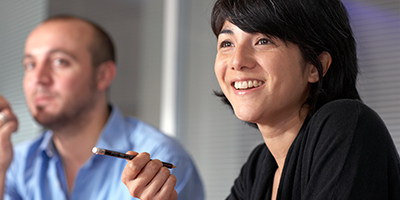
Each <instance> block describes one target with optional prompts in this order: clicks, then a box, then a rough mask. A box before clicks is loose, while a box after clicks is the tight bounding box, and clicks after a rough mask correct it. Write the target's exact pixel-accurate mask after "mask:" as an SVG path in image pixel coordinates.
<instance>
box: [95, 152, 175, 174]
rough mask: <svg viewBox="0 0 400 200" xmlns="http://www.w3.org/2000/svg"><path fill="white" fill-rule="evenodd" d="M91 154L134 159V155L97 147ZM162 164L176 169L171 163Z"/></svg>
mask: <svg viewBox="0 0 400 200" xmlns="http://www.w3.org/2000/svg"><path fill="white" fill-rule="evenodd" d="M92 152H93V153H95V154H99V155H107V156H113V157H117V158H124V159H128V160H132V159H133V158H134V157H135V156H134V155H129V154H125V153H120V152H116V151H111V150H107V149H102V148H98V147H93V149H92ZM162 164H163V167H167V168H170V169H171V168H176V167H175V165H173V164H171V163H166V162H162Z"/></svg>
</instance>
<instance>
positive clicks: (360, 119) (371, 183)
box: [302, 100, 400, 199]
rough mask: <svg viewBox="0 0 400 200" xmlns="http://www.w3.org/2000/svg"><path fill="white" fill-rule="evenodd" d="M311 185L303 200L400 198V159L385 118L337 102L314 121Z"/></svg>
mask: <svg viewBox="0 0 400 200" xmlns="http://www.w3.org/2000/svg"><path fill="white" fill-rule="evenodd" d="M308 131H311V132H313V134H315V135H318V137H313V138H312V140H315V141H312V142H310V144H315V145H314V146H312V147H311V148H309V149H310V150H309V151H310V152H311V153H310V154H308V155H310V157H309V158H307V159H306V160H309V165H310V167H309V168H308V169H309V171H308V173H309V176H308V177H309V180H305V184H304V188H303V189H304V190H303V192H302V194H303V195H302V199H400V159H399V155H398V153H397V150H396V148H395V146H394V143H393V140H392V138H391V136H390V134H389V132H388V130H387V128H386V126H385V124H384V123H383V121H382V120H381V119H380V117H379V116H378V115H377V113H375V112H374V111H373V110H372V109H370V108H369V107H367V106H366V105H364V104H363V103H361V102H359V101H349V100H343V101H335V102H333V103H330V104H327V105H325V106H324V107H323V108H321V109H320V111H318V112H317V113H316V114H315V115H314V116H313V119H312V120H311V121H310V125H309V130H308Z"/></svg>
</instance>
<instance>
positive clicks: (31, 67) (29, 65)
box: [24, 62, 35, 70]
mask: <svg viewBox="0 0 400 200" xmlns="http://www.w3.org/2000/svg"><path fill="white" fill-rule="evenodd" d="M34 67H35V63H33V62H29V63H24V68H25V70H28V69H33V68H34Z"/></svg>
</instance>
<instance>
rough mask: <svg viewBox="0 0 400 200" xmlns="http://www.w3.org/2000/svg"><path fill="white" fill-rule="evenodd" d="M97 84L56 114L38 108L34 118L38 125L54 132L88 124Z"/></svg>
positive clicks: (92, 83)
mask: <svg viewBox="0 0 400 200" xmlns="http://www.w3.org/2000/svg"><path fill="white" fill-rule="evenodd" d="M95 92H96V91H95V82H94V80H93V81H91V83H90V86H89V88H88V92H87V93H86V94H85V95H81V96H76V98H75V99H74V100H73V101H68V102H67V103H66V104H65V105H64V106H63V108H61V110H60V111H59V112H58V113H56V114H51V115H50V114H46V113H44V112H45V111H44V109H45V108H44V107H40V106H38V107H36V109H37V111H38V113H39V114H38V115H36V116H34V118H35V120H36V122H37V123H39V124H41V125H42V126H43V128H44V129H50V130H52V131H53V132H54V131H58V130H62V129H65V128H66V127H69V126H71V125H72V126H80V125H82V124H85V123H86V122H87V116H88V115H87V113H89V112H90V111H91V110H92V109H93V108H94V106H95Z"/></svg>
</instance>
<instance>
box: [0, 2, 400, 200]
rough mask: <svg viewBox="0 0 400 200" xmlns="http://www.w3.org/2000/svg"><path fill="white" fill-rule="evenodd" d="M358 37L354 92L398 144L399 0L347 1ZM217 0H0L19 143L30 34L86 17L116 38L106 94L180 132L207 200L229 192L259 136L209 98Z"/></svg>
mask: <svg viewBox="0 0 400 200" xmlns="http://www.w3.org/2000/svg"><path fill="white" fill-rule="evenodd" d="M343 2H344V3H345V5H346V7H347V9H348V11H349V13H350V18H351V24H352V27H353V31H354V34H355V36H356V40H357V43H358V58H359V65H360V70H361V74H360V76H359V80H358V89H359V91H360V93H361V96H362V99H363V100H364V102H365V103H366V104H368V105H369V106H370V107H372V108H373V109H374V110H375V111H377V112H378V113H379V114H380V116H381V117H382V118H383V120H384V121H385V123H386V125H387V126H388V128H389V131H390V132H391V134H392V137H393V140H394V142H395V143H396V146H397V149H398V151H400V1H399V0H343ZM213 3H214V0H201V1H199V0H85V1H81V0H68V1H67V0H35V1H26V0H0V94H1V95H3V96H4V97H5V98H7V99H8V100H9V101H10V103H11V106H12V108H13V109H14V112H15V113H16V115H17V116H18V118H19V122H20V127H19V130H18V132H17V133H16V134H14V135H13V136H12V140H13V142H14V144H17V143H19V142H21V141H24V140H27V139H29V138H32V137H35V136H37V135H38V134H40V129H41V127H40V126H38V125H37V124H36V123H35V122H34V120H32V118H31V116H30V114H29V111H28V109H27V107H26V105H25V99H24V94H23V91H22V77H23V67H22V63H21V62H22V54H23V49H24V42H25V39H26V37H27V35H28V34H29V32H30V31H31V30H32V29H33V28H34V27H35V26H37V25H38V24H39V23H40V22H41V21H42V20H43V19H45V18H47V17H49V16H52V15H55V14H74V15H77V16H81V17H84V18H87V19H90V20H92V21H94V22H96V23H98V24H99V25H100V26H102V27H103V28H105V30H106V31H107V32H108V33H109V34H110V35H111V37H112V38H113V40H114V42H115V44H116V49H117V65H118V68H117V70H118V71H117V77H116V79H115V81H114V82H113V84H112V86H111V92H110V100H111V102H112V103H114V104H116V105H118V106H119V107H120V108H121V110H122V111H123V112H124V113H125V114H126V115H131V116H134V117H137V118H140V119H142V120H144V121H146V122H148V123H149V124H151V125H153V126H155V127H157V128H160V129H162V130H163V131H165V132H166V133H168V134H170V135H172V136H174V137H176V138H177V139H178V140H179V141H180V142H181V143H182V144H183V145H184V146H185V148H186V149H187V150H188V151H189V152H190V154H191V155H192V157H193V159H194V161H195V163H196V164H197V167H198V168H199V171H200V174H201V176H202V179H203V181H204V184H205V189H206V193H207V194H206V196H207V200H217V199H224V198H225V197H226V196H227V194H228V193H229V189H230V187H231V186H232V184H233V181H234V179H235V178H236V176H237V175H238V174H239V170H240V167H241V166H242V164H243V163H244V162H245V160H246V158H247V156H248V155H249V153H250V151H251V150H252V149H253V148H254V147H255V146H256V145H257V144H259V143H262V142H263V140H262V138H261V134H260V133H259V132H258V131H257V130H255V129H252V128H250V127H248V126H246V125H245V124H244V123H243V122H241V121H239V120H238V119H237V118H236V117H235V116H234V115H233V113H232V111H231V110H230V109H228V107H226V106H225V105H223V104H222V103H221V102H220V101H219V99H218V98H216V97H215V96H214V95H213V90H219V86H218V83H217V81H216V78H215V76H214V70H213V65H214V58H215V54H216V38H215V36H214V35H213V34H212V32H211V28H210V13H211V9H212V6H213Z"/></svg>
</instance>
